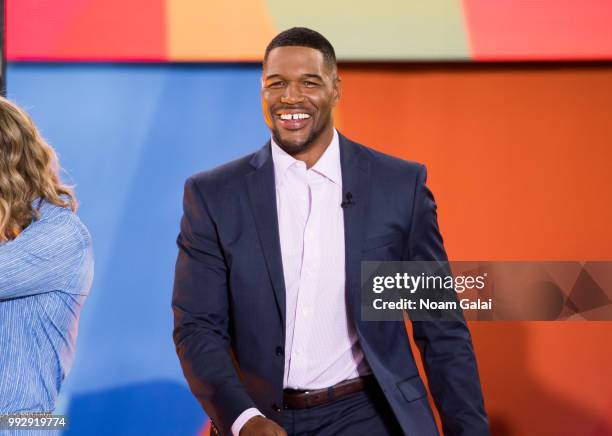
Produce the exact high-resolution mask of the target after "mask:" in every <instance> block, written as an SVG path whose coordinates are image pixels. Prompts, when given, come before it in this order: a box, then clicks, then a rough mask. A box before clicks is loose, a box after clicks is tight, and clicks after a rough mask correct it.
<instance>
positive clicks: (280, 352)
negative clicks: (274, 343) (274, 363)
mask: <svg viewBox="0 0 612 436" xmlns="http://www.w3.org/2000/svg"><path fill="white" fill-rule="evenodd" d="M276 355H277V356H282V355H283V347H281V346H278V347H276Z"/></svg>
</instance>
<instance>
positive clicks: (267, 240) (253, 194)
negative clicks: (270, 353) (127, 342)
mask: <svg viewBox="0 0 612 436" xmlns="http://www.w3.org/2000/svg"><path fill="white" fill-rule="evenodd" d="M250 163H251V165H252V166H253V167H254V168H255V170H254V171H252V172H250V173H249V174H247V175H246V177H245V178H246V185H247V191H248V193H249V199H250V202H251V209H252V210H253V216H254V218H255V225H256V227H257V233H258V234H259V241H260V243H261V247H262V249H263V253H264V257H265V260H266V266H267V268H268V274H269V275H270V280H271V282H272V287H273V288H274V295H275V297H276V304H277V306H278V310H279V314H280V317H281V320H282V325H283V332H284V326H285V280H284V276H283V261H282V256H281V248H280V237H279V232H278V215H277V212H276V186H275V183H274V162H273V161H272V154H271V150H270V142H268V143H267V144H266V145H265V146H264V147H263V148H261V149H260V150H259V151H258V152H257V153H255V155H254V156H253V159H252V160H251V162H250Z"/></svg>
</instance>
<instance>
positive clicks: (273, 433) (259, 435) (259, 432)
mask: <svg viewBox="0 0 612 436" xmlns="http://www.w3.org/2000/svg"><path fill="white" fill-rule="evenodd" d="M240 436H287V432H286V431H285V429H283V428H282V427H281V426H280V425H278V424H277V423H275V422H274V421H272V420H271V419H268V418H264V417H263V416H260V415H258V416H254V417H252V418H251V419H249V420H248V421H247V422H246V424H244V425H243V426H242V429H240Z"/></svg>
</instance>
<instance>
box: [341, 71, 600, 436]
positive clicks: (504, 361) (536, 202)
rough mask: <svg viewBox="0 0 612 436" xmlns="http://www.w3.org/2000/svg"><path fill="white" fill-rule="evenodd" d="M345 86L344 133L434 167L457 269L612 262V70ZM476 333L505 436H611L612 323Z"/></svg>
mask: <svg viewBox="0 0 612 436" xmlns="http://www.w3.org/2000/svg"><path fill="white" fill-rule="evenodd" d="M341 76H342V79H343V84H344V93H343V96H342V101H341V103H340V107H339V109H338V122H339V124H340V128H341V130H342V131H343V133H345V134H347V135H348V136H349V137H350V138H352V139H354V140H357V141H359V142H362V143H365V144H366V145H370V146H373V147H374V148H377V149H379V150H381V151H384V152H387V153H390V154H393V155H396V156H400V157H402V158H405V159H411V160H417V161H420V162H422V163H425V164H426V165H427V167H428V170H429V185H430V187H431V188H432V190H433V192H434V194H435V196H436V199H437V202H438V214H439V220H440V226H441V230H442V233H443V236H444V238H445V244H446V247H447V250H448V253H449V257H450V258H451V259H454V260H464V259H477V260H611V259H612V226H611V225H610V223H612V205H611V204H610V198H611V197H612V177H611V175H612V147H611V146H612V123H611V122H610V119H612V67H610V66H580V65H574V66H571V65H570V66H554V65H548V66H542V65H540V66H538V65H515V66H509V65H496V66H491V65H482V66H477V65H473V64H472V65H459V66H458V65H453V66H444V65H433V66H423V65H421V66H410V65H403V66H391V65H384V66H356V65H353V66H345V67H344V68H341ZM470 327H471V331H472V335H473V339H474V346H475V349H476V353H477V357H478V362H479V367H480V372H481V379H482V385H483V390H484V394H485V401H486V406H487V410H488V411H489V413H490V417H491V422H492V428H493V434H494V435H501V436H505V435H586V436H595V435H598V436H603V435H610V434H612V373H611V372H610V371H611V370H610V368H612V347H610V346H609V344H610V343H612V323H607V322H590V323H588V322H567V323H562V322H555V323H529V322H523V323H517V322H503V323H502V322H498V323H496V322H473V323H471V325H470Z"/></svg>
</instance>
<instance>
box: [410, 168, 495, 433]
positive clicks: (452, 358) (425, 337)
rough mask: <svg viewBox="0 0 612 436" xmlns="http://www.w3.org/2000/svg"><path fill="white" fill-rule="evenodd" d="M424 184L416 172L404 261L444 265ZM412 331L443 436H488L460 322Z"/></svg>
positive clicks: (421, 324)
mask: <svg viewBox="0 0 612 436" xmlns="http://www.w3.org/2000/svg"><path fill="white" fill-rule="evenodd" d="M426 179H427V170H426V169H425V167H424V166H421V168H420V170H419V172H418V175H417V183H416V188H415V189H416V192H415V196H414V198H415V203H414V209H413V220H412V228H411V231H410V240H409V245H410V247H409V251H410V257H409V259H410V260H423V261H429V260H442V261H446V260H447V257H446V252H445V250H444V245H443V241H442V236H441V235H440V231H439V228H438V222H437V214H436V203H435V201H434V198H433V195H432V193H431V191H430V190H429V189H428V188H427V186H426V185H425V182H426ZM412 326H413V335H414V340H415V342H416V344H417V346H418V347H419V350H420V352H421V355H422V357H423V361H424V364H425V369H426V372H427V377H428V380H429V387H430V390H431V393H432V396H433V398H434V401H435V403H436V406H437V407H438V410H439V411H440V415H441V418H442V424H443V428H444V433H445V435H447V436H458V435H466V436H467V435H470V436H476V435H488V434H489V426H488V420H487V415H486V412H485V409H484V401H483V397H482V392H481V388H480V379H479V377H478V369H477V366H476V359H475V356H474V350H473V347H472V340H471V337H470V333H469V331H468V328H467V325H466V322H465V320H464V319H463V316H462V315H460V316H459V320H458V321H414V322H412Z"/></svg>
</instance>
